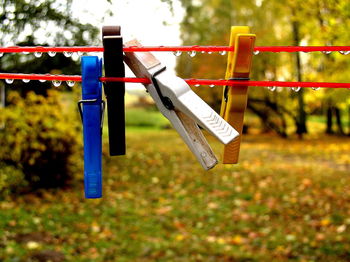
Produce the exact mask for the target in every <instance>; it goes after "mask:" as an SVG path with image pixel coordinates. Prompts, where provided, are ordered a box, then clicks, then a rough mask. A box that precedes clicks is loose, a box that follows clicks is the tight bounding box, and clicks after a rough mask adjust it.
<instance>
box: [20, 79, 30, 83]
mask: <svg viewBox="0 0 350 262" xmlns="http://www.w3.org/2000/svg"><path fill="white" fill-rule="evenodd" d="M22 81H23V82H24V83H29V82H30V79H22Z"/></svg>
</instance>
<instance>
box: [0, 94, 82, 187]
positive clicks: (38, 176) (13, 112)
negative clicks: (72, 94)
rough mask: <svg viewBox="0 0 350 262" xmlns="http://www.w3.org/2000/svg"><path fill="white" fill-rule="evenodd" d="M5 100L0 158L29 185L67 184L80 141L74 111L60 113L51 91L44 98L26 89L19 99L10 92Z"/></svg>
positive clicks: (2, 113) (52, 185)
mask: <svg viewBox="0 0 350 262" xmlns="http://www.w3.org/2000/svg"><path fill="white" fill-rule="evenodd" d="M8 99H9V101H10V102H11V105H10V106H8V107H6V108H4V109H1V114H0V122H2V123H5V127H4V129H3V130H1V131H0V148H1V151H0V161H1V162H3V163H4V164H6V165H8V166H11V167H14V168H16V169H18V170H20V171H18V172H23V174H24V179H25V181H26V182H27V183H28V185H29V186H30V188H47V187H62V186H65V185H67V184H69V182H70V181H71V180H72V178H73V177H72V176H73V171H74V168H75V167H76V166H75V165H76V164H77V163H79V161H77V159H74V158H75V157H76V156H77V152H78V151H77V150H78V149H79V147H80V143H79V141H80V140H81V139H80V136H79V133H80V131H79V128H78V126H77V125H78V123H79V122H78V120H77V118H76V117H74V116H75V114H72V113H71V112H70V114H69V115H67V114H65V113H64V112H63V110H64V107H63V106H62V104H61V103H60V95H59V92H57V91H54V90H50V91H49V92H48V96H47V97H43V96H40V95H35V94H34V93H33V92H30V93H28V95H27V96H26V97H25V98H21V97H20V96H19V95H18V93H16V92H11V93H10V94H9V95H8ZM78 159H79V158H78ZM73 160H74V162H73ZM11 170H12V169H10V170H8V169H7V171H6V169H5V170H4V171H3V172H5V171H6V172H8V171H11ZM17 177H18V178H19V177H20V176H19V175H17ZM4 181H9V180H8V179H5V180H4ZM19 182H21V181H19ZM9 183H10V185H11V183H12V182H11V181H9ZM10 185H9V186H10Z"/></svg>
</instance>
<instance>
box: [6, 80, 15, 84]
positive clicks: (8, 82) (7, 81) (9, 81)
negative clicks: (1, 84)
mask: <svg viewBox="0 0 350 262" xmlns="http://www.w3.org/2000/svg"><path fill="white" fill-rule="evenodd" d="M13 81H14V80H13V79H5V82H6V83H7V84H9V85H11V84H12V83H13Z"/></svg>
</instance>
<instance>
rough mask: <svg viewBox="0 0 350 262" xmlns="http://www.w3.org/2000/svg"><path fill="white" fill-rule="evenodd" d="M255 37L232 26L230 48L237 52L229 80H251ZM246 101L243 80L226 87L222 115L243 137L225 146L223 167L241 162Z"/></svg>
mask: <svg viewBox="0 0 350 262" xmlns="http://www.w3.org/2000/svg"><path fill="white" fill-rule="evenodd" d="M255 38H256V36H255V35H254V34H249V27H247V26H232V27H231V37H230V46H234V51H233V52H229V54H228V60H227V69H226V77H225V78H226V79H228V80H249V73H250V69H251V65H252V57H253V50H254V44H255ZM247 99H248V85H247V84H245V83H244V82H243V81H242V84H239V85H235V86H225V87H224V90H223V99H222V104H221V111H220V115H221V116H222V117H223V118H224V119H225V120H226V121H227V122H228V123H229V124H230V125H231V126H232V127H233V128H235V129H236V130H237V131H238V133H239V134H240V136H238V137H237V138H236V139H235V140H233V141H232V142H231V143H229V144H227V145H225V146H224V155H223V163H224V164H236V163H238V158H239V149H240V144H241V137H242V136H241V135H242V131H243V120H244V111H245V110H246V107H247Z"/></svg>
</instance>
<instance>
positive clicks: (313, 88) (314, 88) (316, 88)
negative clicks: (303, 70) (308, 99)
mask: <svg viewBox="0 0 350 262" xmlns="http://www.w3.org/2000/svg"><path fill="white" fill-rule="evenodd" d="M320 88H321V87H311V89H312V90H315V91H317V90H319V89H320Z"/></svg>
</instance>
